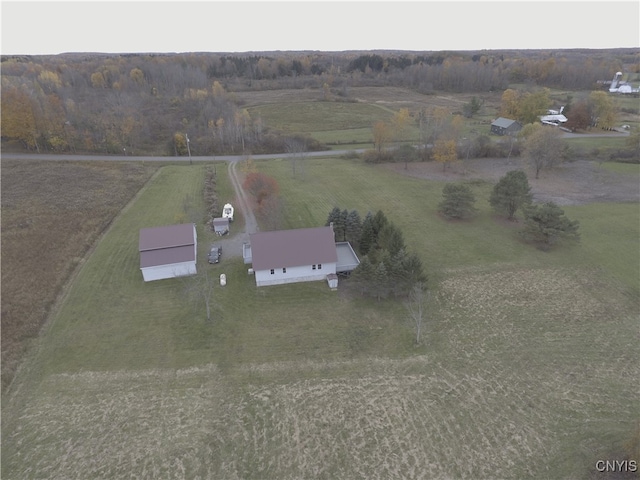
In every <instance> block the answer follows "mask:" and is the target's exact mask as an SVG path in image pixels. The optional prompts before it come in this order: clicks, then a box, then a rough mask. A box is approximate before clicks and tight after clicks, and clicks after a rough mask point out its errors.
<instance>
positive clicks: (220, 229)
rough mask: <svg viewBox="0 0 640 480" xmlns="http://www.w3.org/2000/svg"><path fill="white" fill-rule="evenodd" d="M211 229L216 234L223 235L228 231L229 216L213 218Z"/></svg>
mask: <svg viewBox="0 0 640 480" xmlns="http://www.w3.org/2000/svg"><path fill="white" fill-rule="evenodd" d="M212 223H213V231H214V232H215V233H216V235H225V234H227V233H229V218H228V217H218V218H214V219H213V222H212Z"/></svg>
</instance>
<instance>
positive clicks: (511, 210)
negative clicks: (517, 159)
mask: <svg viewBox="0 0 640 480" xmlns="http://www.w3.org/2000/svg"><path fill="white" fill-rule="evenodd" d="M532 198H533V197H532V195H531V187H530V186H529V180H528V179H527V174H526V173H524V172H523V171H522V170H511V171H510V172H507V173H506V175H504V176H503V177H502V178H500V180H498V183H497V184H496V185H495V186H494V187H493V191H492V192H491V197H490V198H489V203H490V204H491V206H492V207H493V209H494V210H495V211H496V212H498V213H502V214H505V215H507V218H508V219H509V220H513V218H514V215H515V213H516V211H517V210H518V209H520V208H524V207H526V206H527V205H529V204H530V203H531V201H532Z"/></svg>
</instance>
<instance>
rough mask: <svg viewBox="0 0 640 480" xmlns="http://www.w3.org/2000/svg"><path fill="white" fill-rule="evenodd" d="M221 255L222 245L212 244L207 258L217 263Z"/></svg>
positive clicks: (210, 261)
mask: <svg viewBox="0 0 640 480" xmlns="http://www.w3.org/2000/svg"><path fill="white" fill-rule="evenodd" d="M221 256H222V247H218V246H216V245H212V246H211V250H209V254H208V255H207V259H208V260H209V263H219V262H220V257H221Z"/></svg>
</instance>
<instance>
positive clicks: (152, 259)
mask: <svg viewBox="0 0 640 480" xmlns="http://www.w3.org/2000/svg"><path fill="white" fill-rule="evenodd" d="M195 244H196V238H195V226H194V224H193V223H184V224H180V225H166V226H163V227H151V228H142V229H140V236H139V241H138V249H139V251H140V268H145V267H153V266H158V265H170V264H173V263H181V262H190V261H195V259H196V253H195Z"/></svg>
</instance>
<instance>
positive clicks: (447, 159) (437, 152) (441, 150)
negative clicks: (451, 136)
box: [433, 139, 458, 171]
mask: <svg viewBox="0 0 640 480" xmlns="http://www.w3.org/2000/svg"><path fill="white" fill-rule="evenodd" d="M433 159H434V160H435V161H436V162H438V163H441V164H442V170H443V171H444V170H445V169H446V168H447V165H449V164H450V163H453V162H455V161H456V160H457V159H458V152H457V149H456V142H455V141H454V140H442V139H441V140H436V143H435V145H434V147H433Z"/></svg>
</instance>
